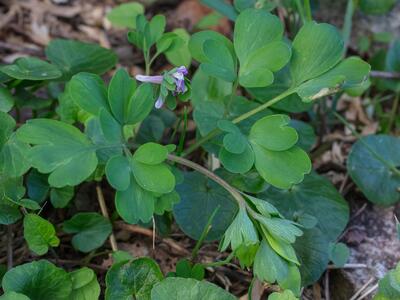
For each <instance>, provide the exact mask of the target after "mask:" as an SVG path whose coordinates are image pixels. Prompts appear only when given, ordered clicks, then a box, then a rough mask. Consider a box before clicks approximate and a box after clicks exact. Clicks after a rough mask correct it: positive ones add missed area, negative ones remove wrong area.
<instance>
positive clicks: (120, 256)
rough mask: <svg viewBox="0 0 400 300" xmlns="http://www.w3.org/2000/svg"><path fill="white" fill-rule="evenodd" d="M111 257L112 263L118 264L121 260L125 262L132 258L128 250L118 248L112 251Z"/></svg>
mask: <svg viewBox="0 0 400 300" xmlns="http://www.w3.org/2000/svg"><path fill="white" fill-rule="evenodd" d="M112 258H113V263H114V264H118V263H121V262H126V261H129V260H132V259H133V256H132V254H130V253H129V252H126V251H123V250H118V251H114V252H113V253H112Z"/></svg>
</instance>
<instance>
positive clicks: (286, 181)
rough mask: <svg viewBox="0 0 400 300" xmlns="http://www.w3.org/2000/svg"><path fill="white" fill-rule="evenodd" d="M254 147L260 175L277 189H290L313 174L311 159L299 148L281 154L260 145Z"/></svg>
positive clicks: (295, 147)
mask: <svg viewBox="0 0 400 300" xmlns="http://www.w3.org/2000/svg"><path fill="white" fill-rule="evenodd" d="M252 146H253V150H254V153H255V166H256V169H257V171H258V173H259V174H260V175H261V176H262V177H263V178H264V180H265V181H267V182H268V183H270V184H272V185H273V186H275V187H278V188H281V189H289V188H291V187H292V186H293V185H294V184H298V183H300V182H302V181H303V179H304V175H305V174H308V173H310V172H311V161H310V158H309V157H308V155H307V153H306V152H304V151H303V150H302V149H301V148H299V147H297V146H294V147H292V148H290V149H289V150H286V151H280V152H278V151H270V150H267V149H266V148H263V147H261V146H259V145H258V144H252Z"/></svg>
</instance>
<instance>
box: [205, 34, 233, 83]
mask: <svg viewBox="0 0 400 300" xmlns="http://www.w3.org/2000/svg"><path fill="white" fill-rule="evenodd" d="M203 52H204V55H205V56H206V58H207V60H206V62H204V63H202V64H201V70H202V71H203V72H204V73H206V74H208V75H210V76H214V77H217V78H221V79H223V80H225V81H228V82H233V81H235V79H236V70H235V65H236V62H235V59H236V58H234V57H232V55H231V52H230V51H229V48H228V47H226V46H225V44H224V43H223V42H221V41H218V40H206V41H205V42H204V44H203Z"/></svg>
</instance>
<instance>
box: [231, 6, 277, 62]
mask: <svg viewBox="0 0 400 300" xmlns="http://www.w3.org/2000/svg"><path fill="white" fill-rule="evenodd" d="M282 36H283V25H282V23H281V21H280V20H279V18H278V17H277V16H274V15H272V14H270V13H268V12H266V11H264V10H261V9H247V10H245V11H243V12H242V13H241V14H240V15H239V17H238V18H237V20H236V22H235V32H234V38H233V40H234V45H235V51H236V54H237V56H238V58H239V61H240V63H241V64H244V63H245V61H246V60H247V58H248V57H249V56H250V54H252V53H254V51H256V50H258V49H260V48H262V47H264V46H266V45H268V44H270V43H271V42H275V41H280V40H282Z"/></svg>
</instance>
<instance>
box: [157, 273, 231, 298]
mask: <svg viewBox="0 0 400 300" xmlns="http://www.w3.org/2000/svg"><path fill="white" fill-rule="evenodd" d="M165 299H169V300H181V299H190V300H203V299H207V300H234V299H236V297H234V296H233V295H232V294H229V293H228V292H226V291H225V290H223V289H222V288H220V287H218V286H216V285H214V284H212V283H209V282H206V281H197V280H195V279H192V278H179V277H169V278H166V279H164V280H163V281H161V282H160V283H158V284H156V285H155V286H154V288H153V290H152V291H151V300H165Z"/></svg>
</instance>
